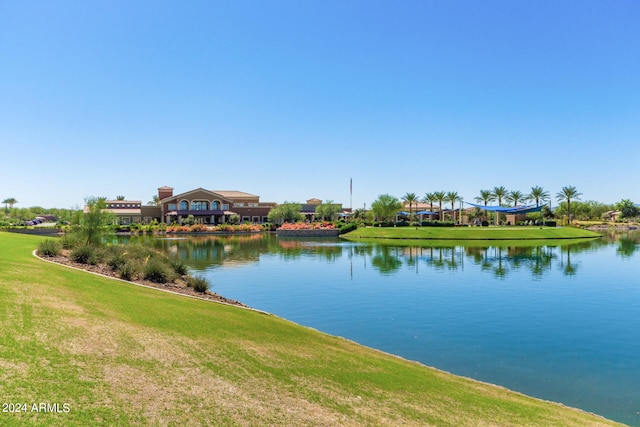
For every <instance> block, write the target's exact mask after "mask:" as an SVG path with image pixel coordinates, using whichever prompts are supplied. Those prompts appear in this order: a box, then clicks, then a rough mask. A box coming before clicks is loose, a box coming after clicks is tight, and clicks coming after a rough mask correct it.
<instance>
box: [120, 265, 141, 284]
mask: <svg viewBox="0 0 640 427" xmlns="http://www.w3.org/2000/svg"><path fill="white" fill-rule="evenodd" d="M137 275H138V269H137V268H136V266H135V265H134V264H133V263H131V262H129V261H125V262H124V263H122V264H121V265H120V266H118V276H120V278H121V279H122V280H133V279H135V277H136V276H137Z"/></svg>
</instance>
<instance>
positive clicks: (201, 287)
mask: <svg viewBox="0 0 640 427" xmlns="http://www.w3.org/2000/svg"><path fill="white" fill-rule="evenodd" d="M187 286H189V287H191V288H193V290H194V291H196V292H201V293H204V292H206V291H207V290H208V289H209V282H208V281H207V279H205V278H204V277H202V276H196V277H191V276H189V278H188V279H187Z"/></svg>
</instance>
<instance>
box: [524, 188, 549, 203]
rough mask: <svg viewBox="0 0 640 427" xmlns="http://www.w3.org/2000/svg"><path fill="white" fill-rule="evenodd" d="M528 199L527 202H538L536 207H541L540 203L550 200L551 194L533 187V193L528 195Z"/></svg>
mask: <svg viewBox="0 0 640 427" xmlns="http://www.w3.org/2000/svg"><path fill="white" fill-rule="evenodd" d="M526 198H527V200H531V201H532V202H536V206H540V203H544V202H546V201H547V200H549V193H548V192H546V191H545V190H544V188H542V187H539V186H536V187H531V192H530V193H529V194H527V196H526Z"/></svg>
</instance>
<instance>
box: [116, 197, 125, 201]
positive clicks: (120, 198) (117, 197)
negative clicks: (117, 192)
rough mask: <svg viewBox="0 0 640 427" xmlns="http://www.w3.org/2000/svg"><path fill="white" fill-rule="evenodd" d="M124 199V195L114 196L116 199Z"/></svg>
mask: <svg viewBox="0 0 640 427" xmlns="http://www.w3.org/2000/svg"><path fill="white" fill-rule="evenodd" d="M124 199H126V197H124V196H116V200H124Z"/></svg>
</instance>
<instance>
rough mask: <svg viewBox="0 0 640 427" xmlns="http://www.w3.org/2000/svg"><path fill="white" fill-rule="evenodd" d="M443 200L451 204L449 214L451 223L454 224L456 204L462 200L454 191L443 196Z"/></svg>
mask: <svg viewBox="0 0 640 427" xmlns="http://www.w3.org/2000/svg"><path fill="white" fill-rule="evenodd" d="M445 200H446V201H447V202H449V203H451V212H452V215H453V216H452V222H453V223H454V224H455V222H456V206H455V205H456V202H459V201H460V200H462V198H461V197H460V196H459V195H458V193H457V192H455V191H448V192H447V194H446V195H445Z"/></svg>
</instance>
